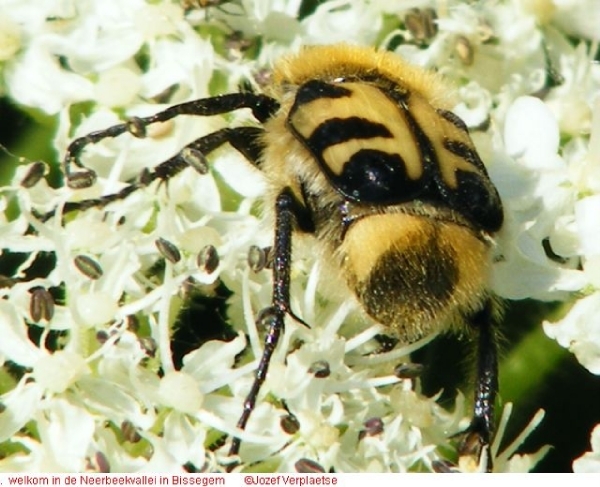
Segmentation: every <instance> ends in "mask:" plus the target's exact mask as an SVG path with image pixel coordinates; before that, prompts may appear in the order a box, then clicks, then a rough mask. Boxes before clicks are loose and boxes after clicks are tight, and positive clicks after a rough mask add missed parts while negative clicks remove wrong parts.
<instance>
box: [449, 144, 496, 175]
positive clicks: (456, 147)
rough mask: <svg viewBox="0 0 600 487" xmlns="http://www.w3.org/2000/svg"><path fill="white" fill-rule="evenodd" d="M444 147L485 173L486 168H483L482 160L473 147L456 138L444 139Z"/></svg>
mask: <svg viewBox="0 0 600 487" xmlns="http://www.w3.org/2000/svg"><path fill="white" fill-rule="evenodd" d="M444 148H445V149H447V150H448V151H450V152H452V154H454V155H457V156H458V157H461V158H462V159H464V160H465V161H467V162H468V163H469V164H471V165H472V166H475V168H477V169H479V170H480V171H481V172H482V173H483V174H485V175H487V170H486V169H485V166H484V165H483V162H482V160H481V159H480V158H479V154H477V152H476V151H475V149H474V148H473V147H471V146H469V145H467V144H465V143H464V142H458V141H456V140H444Z"/></svg>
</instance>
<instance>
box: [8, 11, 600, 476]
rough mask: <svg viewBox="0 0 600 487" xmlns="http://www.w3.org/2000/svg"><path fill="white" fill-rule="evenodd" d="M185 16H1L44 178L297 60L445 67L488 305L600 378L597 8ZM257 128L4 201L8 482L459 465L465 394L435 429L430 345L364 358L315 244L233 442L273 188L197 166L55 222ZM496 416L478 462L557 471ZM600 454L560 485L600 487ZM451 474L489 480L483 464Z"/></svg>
mask: <svg viewBox="0 0 600 487" xmlns="http://www.w3.org/2000/svg"><path fill="white" fill-rule="evenodd" d="M193 3H194V2H168V1H162V2H150V1H143V0H90V1H87V2H77V1H75V0H73V1H68V0H67V1H59V0H44V1H43V2H40V1H35V2H34V1H31V0H0V73H1V75H2V78H1V80H2V81H1V83H0V90H2V93H3V94H4V95H5V96H6V97H8V98H10V99H11V100H12V102H13V103H15V104H18V105H20V106H22V107H24V108H25V109H27V110H28V111H31V112H34V113H38V114H40V113H43V114H45V115H46V116H51V117H53V119H54V120H55V121H56V134H55V136H54V138H53V142H52V143H53V146H54V148H55V149H56V153H57V154H58V156H57V158H58V159H60V158H61V157H62V156H64V154H65V151H66V148H67V146H68V144H69V143H70V142H71V141H72V140H73V139H74V138H76V137H81V136H85V135H87V134H89V133H91V132H93V131H95V130H101V129H105V128H107V127H109V126H111V125H114V124H117V123H120V122H121V121H123V120H125V119H128V118H130V117H135V116H138V117H139V116H147V115H149V114H153V113H156V112H158V111H159V110H161V109H163V108H165V107H166V106H168V105H171V104H174V103H178V102H183V101H187V100H191V99H198V98H205V97H208V96H215V95H218V94H222V93H228V92H233V91H237V90H238V89H239V87H240V85H243V86H247V87H251V88H252V89H253V90H255V91H260V90H261V89H262V87H263V86H264V85H265V84H268V82H269V68H270V66H271V65H272V63H273V61H274V60H275V59H277V58H278V57H279V56H281V55H282V54H284V53H288V52H291V51H295V50H297V49H298V48H299V47H300V46H302V45H306V44H330V43H334V42H340V41H345V42H352V43H358V44H363V45H377V46H378V47H382V48H386V49H389V50H393V51H395V52H396V53H397V54H398V55H399V56H402V57H404V58H406V59H407V60H408V61H410V62H412V63H414V64H417V65H420V66H423V67H426V68H435V69H437V70H438V71H439V72H440V73H441V74H442V75H444V76H445V77H446V78H447V79H448V80H450V81H451V82H453V83H454V84H455V86H456V91H457V94H458V97H457V106H456V108H455V111H456V113H457V114H458V115H459V116H460V117H461V118H462V119H464V121H465V122H466V124H467V125H468V126H469V128H470V129H471V131H472V136H473V139H474V141H475V143H476V145H477V149H478V151H479V153H480V155H481V157H482V159H483V160H484V161H485V163H486V166H487V169H488V171H489V173H490V176H491V178H492V180H493V182H494V184H495V185H496V187H497V188H498V190H499V192H500V195H501V197H502V200H503V203H504V206H505V214H506V224H505V226H504V228H503V231H502V232H501V234H500V235H499V238H498V242H497V246H498V248H497V249H496V254H497V256H498V257H497V259H496V260H497V262H496V263H495V265H494V271H493V278H492V281H493V282H492V287H493V290H494V291H495V292H496V293H497V294H498V295H499V296H500V297H502V298H507V299H525V298H529V299H537V300H542V301H550V300H552V301H561V302H564V303H566V307H565V311H564V316H563V317H562V318H561V319H560V320H554V321H552V320H547V321H546V322H545V323H544V330H545V331H546V333H547V334H548V336H550V337H552V338H554V339H555V340H556V341H557V342H558V343H559V344H560V345H562V346H564V347H566V348H569V349H570V350H571V351H572V352H573V353H574V354H575V356H576V357H577V359H578V360H579V361H580V363H581V364H582V365H583V366H584V367H586V368H587V369H588V370H589V371H590V372H592V373H593V374H596V375H597V374H600V323H599V322H598V320H597V315H598V313H597V309H598V307H599V299H600V244H599V243H598V242H600V238H599V237H600V235H599V233H600V225H598V218H597V215H598V214H599V213H600V167H598V166H599V164H600V162H599V161H600V138H599V137H600V115H599V114H600V106H599V103H600V101H599V100H598V97H597V95H598V92H599V84H600V81H599V80H600V73H599V72H598V67H597V65H595V64H594V63H593V62H592V61H593V59H594V56H595V55H596V48H597V44H596V43H597V41H598V38H597V36H598V33H597V32H596V30H595V29H593V28H590V20H589V19H591V18H597V17H598V16H599V15H600V13H599V10H600V6H599V5H597V4H596V3H595V2H592V1H582V2H579V3H578V4H577V5H575V4H574V2H562V1H558V0H555V1H551V0H548V1H546V2H529V1H526V0H520V1H517V0H515V1H513V2H504V3H499V2H491V1H483V2H477V3H470V4H465V3H464V2H459V1H455V0H449V1H447V2H440V3H441V4H443V5H442V6H440V8H439V9H438V10H437V11H434V10H432V2H429V1H415V2H407V4H408V3H410V5H407V6H406V7H404V6H403V7H398V6H395V5H392V4H393V2H392V3H390V2H385V1H362V0H361V1H349V0H331V1H325V2H315V4H314V5H313V4H312V3H311V2H297V1H285V0H239V1H229V2H222V5H220V6H210V7H208V8H206V9H205V8H199V7H197V6H194V5H193ZM316 3H318V5H316ZM436 5H437V4H436ZM594 25H597V23H596V24H594ZM573 39H577V40H576V41H573ZM250 120H251V117H250V116H249V114H248V113H245V112H244V111H240V112H234V113H231V114H229V115H227V116H226V117H193V118H192V117H187V118H186V117H179V118H176V119H174V120H172V121H168V122H165V123H162V124H157V125H155V126H152V127H150V128H149V131H148V133H147V136H146V137H145V138H135V137H132V136H131V135H130V134H125V135H122V136H120V137H116V138H109V139H106V140H103V141H102V142H101V143H98V144H91V145H89V146H87V147H86V150H85V152H84V156H83V162H84V164H85V165H86V167H88V168H90V169H92V170H93V171H94V172H95V173H96V174H97V176H98V178H97V181H95V184H93V185H92V186H91V187H89V188H85V189H73V188H70V187H68V186H67V185H62V184H56V183H55V182H53V181H52V178H51V176H49V175H48V174H47V173H48V171H49V168H48V166H47V165H46V164H40V163H39V162H28V163H23V164H21V165H19V167H17V169H16V171H15V173H14V176H12V178H11V179H10V181H8V182H6V183H5V184H4V185H3V186H2V187H1V188H0V207H1V209H2V211H1V212H0V218H2V225H0V242H2V246H1V248H2V257H1V259H2V261H1V263H2V270H1V272H2V273H3V276H2V279H1V283H2V286H1V287H0V293H1V297H2V300H1V301H0V337H2V339H1V340H0V359H1V361H2V362H3V364H4V368H3V371H4V372H3V377H4V379H3V381H2V390H1V391H0V392H1V393H2V398H1V406H2V407H1V408H0V451H1V453H2V454H1V455H0V457H1V458H2V460H0V471H22V472H25V471H29V472H40V471H48V472H49V471H54V472H81V471H110V472H152V471H153V472H156V471H162V472H167V471H182V470H183V469H184V468H187V469H194V470H204V471H221V470H226V469H227V468H228V466H230V465H231V464H232V462H233V460H232V458H230V457H229V456H228V443H229V441H230V438H231V437H234V436H236V437H239V438H240V439H241V440H242V448H241V450H240V453H239V461H240V464H239V465H238V466H237V467H236V468H237V469H240V470H242V469H245V468H250V466H252V468H257V464H258V468H260V469H261V470H272V471H294V470H295V469H297V468H298V465H299V463H298V462H300V465H302V462H306V459H310V460H312V461H314V462H316V463H317V464H318V465H319V466H321V467H322V468H323V469H324V470H325V471H329V470H330V469H331V470H334V471H336V472H358V471H361V472H406V471H430V470H435V469H440V468H441V467H440V465H445V463H444V462H445V460H451V461H453V462H454V463H458V462H457V459H456V457H455V453H454V451H455V450H456V443H457V441H456V435H457V434H459V433H461V432H462V431H464V430H465V428H466V427H467V425H468V422H469V418H468V415H469V412H468V411H469V401H466V400H465V398H464V397H463V395H462V394H460V393H457V395H456V398H455V400H454V404H453V405H452V406H451V407H443V406H442V405H441V404H440V403H439V402H438V399H439V397H440V394H441V391H440V394H438V395H434V396H432V397H429V396H427V395H425V394H423V393H422V392H421V386H420V380H419V378H418V377H413V376H410V375H409V376H406V375H402V374H394V372H393V371H394V366H395V365H397V364H398V363H399V362H408V361H409V354H410V353H412V352H413V351H414V350H416V349H417V348H419V347H420V346H423V345H424V344H425V343H426V342H428V341H430V340H431V339H433V338H434V337H429V338H428V339H426V340H423V341H421V342H418V343H416V344H405V345H403V346H402V345H401V346H399V347H396V349H394V350H392V351H386V352H384V353H374V352H376V351H377V348H378V345H377V342H376V341H375V340H374V338H375V337H376V336H377V335H379V334H381V333H382V332H383V331H384V330H383V329H382V328H381V326H379V325H376V324H373V323H371V322H370V321H368V320H367V319H366V318H365V316H364V314H362V313H361V312H360V310H359V309H358V306H357V304H356V303H355V302H354V301H353V300H352V299H349V296H348V294H347V293H346V292H345V291H343V290H338V289H332V286H331V284H330V282H329V278H328V275H327V271H324V269H323V268H322V266H321V264H320V263H319V262H318V260H317V259H315V257H316V256H315V255H314V250H313V248H312V246H311V242H310V239H303V238H299V239H296V240H294V259H293V265H292V286H291V307H292V309H293V311H294V313H295V314H296V315H298V316H299V317H301V318H302V320H303V321H304V322H306V323H308V324H310V328H308V327H306V326H304V325H303V324H302V323H300V322H298V321H295V320H293V319H289V320H287V321H286V327H285V332H284V334H283V336H282V338H281V340H280V342H279V344H278V346H277V349H276V350H275V353H274V356H273V359H272V362H271V365H270V371H269V375H268V377H267V378H266V381H265V383H264V384H263V387H262V389H261V393H260V395H259V398H258V402H257V404H256V408H255V410H254V413H253V415H252V417H251V420H250V422H249V424H248V427H247V428H246V430H245V431H240V430H239V429H238V428H237V427H236V423H237V421H238V418H239V415H240V413H241V411H242V409H243V402H244V399H245V397H246V394H247V392H248V390H249V388H250V385H251V384H252V381H253V380H254V371H255V369H256V367H257V365H258V361H259V359H260V357H261V354H262V350H263V346H264V345H263V338H262V337H263V332H264V330H262V329H259V328H257V325H256V318H257V315H258V312H259V310H261V309H263V308H265V307H267V306H268V305H269V304H270V300H271V292H272V291H271V286H272V282H271V273H270V271H269V269H268V263H267V262H266V261H268V251H265V249H268V247H269V246H271V245H272V222H269V221H265V220H264V219H262V218H260V215H261V212H260V210H259V207H260V201H261V197H262V196H263V195H264V193H265V191H267V190H268V185H267V184H266V182H265V178H264V176H263V175H262V174H261V173H260V172H259V171H257V170H255V169H254V168H252V167H250V166H249V165H248V164H247V162H246V161H245V160H244V159H243V158H242V157H241V155H240V154H238V153H237V152H236V151H234V150H229V149H228V148H224V149H223V150H220V151H219V152H218V153H216V154H214V156H211V159H210V161H209V166H210V170H208V171H207V170H206V168H204V167H203V166H202V164H203V162H204V161H199V164H198V167H189V168H186V169H184V170H182V171H181V172H180V173H179V174H177V175H176V176H174V177H172V178H170V179H169V181H168V184H161V183H160V181H155V182H153V183H152V184H149V185H140V188H139V189H138V190H137V191H135V192H133V193H132V194H131V195H129V196H128V197H126V198H122V199H117V200H115V201H113V202H111V203H110V205H107V206H105V207H93V205H92V207H91V208H89V209H85V210H81V211H71V209H70V208H71V205H72V203H73V202H78V201H83V200H93V199H95V198H99V197H101V196H103V195H107V194H114V193H116V192H118V191H120V190H122V189H123V188H124V187H126V186H127V184H128V183H127V182H128V181H131V180H132V179H134V178H136V177H138V176H139V175H140V173H143V171H144V170H145V169H147V168H150V167H153V166H156V165H157V164H159V163H161V162H163V161H165V160H167V159H169V158H170V157H172V156H173V155H174V154H176V153H177V152H178V151H179V150H180V149H181V148H182V147H184V146H185V145H186V144H187V143H189V142H190V141H192V140H194V139H195V138H197V137H199V136H201V135H204V134H207V133H210V132H214V131H215V130H217V129H219V128H222V127H225V126H228V125H230V124H238V125H239V124H245V123H249V121H250ZM47 162H50V161H47ZM200 173H202V174H200ZM5 269H7V270H5ZM198 303H200V304H198ZM194 306H200V307H202V309H205V308H210V309H212V310H213V313H212V314H208V313H207V312H205V313H203V314H200V316H201V317H202V318H201V319H199V320H197V322H194V323H193V327H195V329H197V334H198V335H199V336H202V337H208V338H203V339H202V340H199V343H197V344H194V343H191V344H190V345H186V346H184V347H183V349H181V348H178V345H177V343H176V341H177V340H176V338H177V336H178V335H177V333H178V330H179V327H181V326H182V325H181V317H182V315H184V314H185V313H187V312H188V311H189V310H192V308H193V307H194ZM196 316H197V315H196ZM222 323H225V326H224V328H217V329H218V331H217V332H215V331H214V326H215V324H217V325H218V324H222ZM182 350H183V351H182ZM515 407H517V408H518V404H516V405H515ZM510 411H511V409H510V407H509V406H505V411H504V414H503V415H502V417H501V419H500V424H499V427H498V431H497V434H496V437H495V439H494V442H493V444H492V445H491V447H490V448H489V451H486V452H484V456H491V457H492V458H493V460H494V462H493V464H494V470H495V471H529V470H531V469H533V468H534V467H535V464H536V463H537V462H538V461H539V460H540V459H541V458H542V457H543V456H544V454H545V453H546V452H547V448H542V449H540V450H539V451H537V452H535V453H521V452H519V453H517V450H518V448H519V447H520V445H521V443H522V442H523V441H524V439H525V437H526V436H527V435H528V434H529V433H530V432H531V430H532V429H533V428H535V427H536V426H538V425H539V423H540V421H541V417H542V413H540V414H538V415H536V416H535V417H534V419H533V420H532V422H531V424H530V426H528V427H526V428H525V430H524V431H523V434H521V435H519V436H518V437H517V438H516V439H515V440H514V441H513V442H512V443H511V444H510V446H508V447H506V448H504V449H503V450H502V451H500V443H501V441H502V438H503V433H504V430H505V427H506V422H507V421H508V417H509V416H510ZM597 431H598V428H596V429H595V430H594V436H592V447H591V451H590V452H589V453H586V454H585V455H584V456H582V457H581V458H580V459H578V460H577V461H576V462H575V464H574V468H575V469H576V470H578V471H594V470H595V471H598V470H600V467H599V466H598V465H599V462H598V461H597V456H598V455H597V451H598V448H597V443H598V441H597V437H598V434H597ZM227 437H228V438H229V440H227V441H225V440H226V438H227ZM452 468H462V469H465V470H466V469H470V470H473V469H474V470H477V469H482V470H484V469H485V458H484V459H483V460H482V462H481V464H480V465H464V464H460V463H459V464H458V466H453V467H452Z"/></svg>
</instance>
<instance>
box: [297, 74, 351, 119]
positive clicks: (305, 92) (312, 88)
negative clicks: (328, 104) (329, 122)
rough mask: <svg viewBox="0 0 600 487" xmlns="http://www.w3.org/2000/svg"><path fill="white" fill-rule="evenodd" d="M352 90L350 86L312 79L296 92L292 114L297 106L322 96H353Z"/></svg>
mask: <svg viewBox="0 0 600 487" xmlns="http://www.w3.org/2000/svg"><path fill="white" fill-rule="evenodd" d="M351 95H352V91H350V90H349V89H348V88H344V87H343V86H341V85H339V84H335V85H334V84H331V83H325V82H324V81H320V80H316V79H314V80H311V81H308V82H307V83H304V84H303V85H302V86H301V87H300V88H298V91H297V92H296V100H295V102H294V107H293V108H292V110H291V112H290V115H291V114H292V113H293V112H294V110H296V109H297V107H299V106H301V105H304V104H305V103H310V102H312V101H315V100H319V99H320V98H343V97H345V96H351Z"/></svg>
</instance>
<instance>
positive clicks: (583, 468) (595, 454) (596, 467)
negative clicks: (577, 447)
mask: <svg viewBox="0 0 600 487" xmlns="http://www.w3.org/2000/svg"><path fill="white" fill-rule="evenodd" d="M590 443H591V448H592V450H591V451H589V452H587V453H584V454H583V455H582V456H580V457H579V458H578V459H576V460H575V461H574V462H573V471H574V472H575V473H600V425H596V427H595V428H594V429H593V430H592V435H591V438H590Z"/></svg>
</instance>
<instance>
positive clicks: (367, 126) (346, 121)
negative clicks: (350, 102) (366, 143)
mask: <svg viewBox="0 0 600 487" xmlns="http://www.w3.org/2000/svg"><path fill="white" fill-rule="evenodd" d="M373 137H386V138H391V137H392V133H391V132H390V131H389V129H388V128H387V127H386V126H385V125H383V124H381V123H376V122H372V121H370V120H368V119H366V118H362V117H348V118H330V119H328V120H326V121H325V122H323V123H322V124H321V125H319V126H318V127H317V128H316V129H315V130H313V132H312V134H310V137H309V138H308V139H307V140H306V145H307V146H308V147H309V148H310V150H311V151H312V152H313V154H315V155H316V156H321V155H322V154H323V151H324V150H325V149H327V148H328V147H331V146H333V145H336V144H341V143H342V142H348V141H349V140H352V139H371V138H373Z"/></svg>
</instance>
